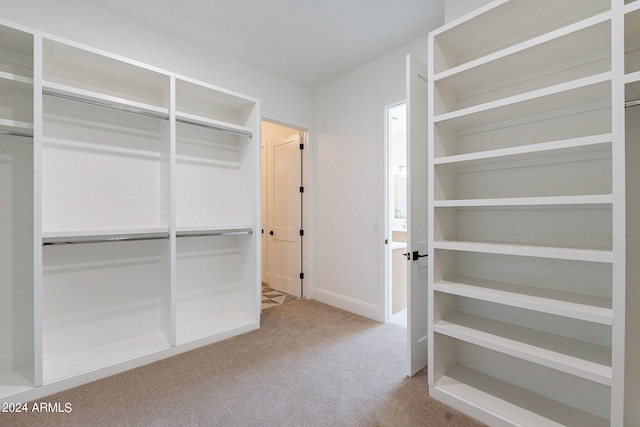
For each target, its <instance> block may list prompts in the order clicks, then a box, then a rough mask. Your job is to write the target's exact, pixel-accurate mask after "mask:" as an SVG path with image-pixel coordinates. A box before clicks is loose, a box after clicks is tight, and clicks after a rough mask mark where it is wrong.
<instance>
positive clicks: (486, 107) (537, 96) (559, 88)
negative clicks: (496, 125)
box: [433, 71, 612, 124]
mask: <svg viewBox="0 0 640 427" xmlns="http://www.w3.org/2000/svg"><path fill="white" fill-rule="evenodd" d="M611 76H612V73H611V71H607V72H604V73H600V74H596V75H593V76H589V77H584V78H580V79H577V80H573V81H570V82H566V83H561V84H556V85H553V86H548V87H545V88H542V89H537V90H533V91H531V92H525V93H522V94H518V95H513V96H508V97H506V98H501V99H498V100H495V101H490V102H486V103H483V104H479V105H474V106H472V107H467V108H463V109H460V110H455V111H452V112H449V113H444V114H439V115H437V116H434V117H433V122H434V124H438V123H443V122H447V121H450V120H456V119H462V118H465V117H469V116H473V115H475V114H480V113H486V112H490V111H492V110H498V109H500V108H504V107H509V106H512V105H515V104H521V103H527V102H533V101H536V100H542V99H544V98H547V97H551V96H554V95H559V94H562V93H564V92H569V91H572V90H577V89H583V88H587V87H589V86H594V85H597V84H599V83H604V82H606V81H609V80H611Z"/></svg>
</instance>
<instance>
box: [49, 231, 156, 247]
mask: <svg viewBox="0 0 640 427" xmlns="http://www.w3.org/2000/svg"><path fill="white" fill-rule="evenodd" d="M168 238H169V234H168V233H163V234H162V235H151V236H135V235H131V236H125V235H123V236H104V237H100V236H87V237H69V238H62V237H50V238H44V239H42V246H54V245H79V244H85V243H114V242H135V241H141V240H165V239H168Z"/></svg>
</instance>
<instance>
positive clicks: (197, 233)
mask: <svg viewBox="0 0 640 427" xmlns="http://www.w3.org/2000/svg"><path fill="white" fill-rule="evenodd" d="M252 233H253V230H252V228H251V226H250V225H243V226H238V227H233V226H221V227H178V228H177V230H176V236H177V237H201V236H234V235H245V234H252Z"/></svg>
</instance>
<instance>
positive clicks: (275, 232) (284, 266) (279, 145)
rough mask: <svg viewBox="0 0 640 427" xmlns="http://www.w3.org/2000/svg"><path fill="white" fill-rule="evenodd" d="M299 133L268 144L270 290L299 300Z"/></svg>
mask: <svg viewBox="0 0 640 427" xmlns="http://www.w3.org/2000/svg"><path fill="white" fill-rule="evenodd" d="M300 141H301V140H300V133H299V132H296V133H294V134H292V135H291V136H289V137H287V138H280V139H278V140H276V141H269V142H268V144H267V146H268V147H269V148H268V149H269V156H268V158H269V166H268V171H269V172H268V174H269V176H268V184H267V186H268V187H269V189H270V194H269V196H270V197H269V198H268V201H267V204H268V209H269V232H268V234H267V236H266V238H267V240H268V242H269V267H270V268H269V270H270V271H269V273H270V274H269V286H270V287H271V288H272V289H276V290H278V291H281V292H285V293H287V294H290V295H294V296H297V297H301V296H302V278H301V276H300V275H301V272H302V265H301V261H302V236H301V230H302V224H301V222H302V193H301V191H300V190H301V185H302V155H301V150H300Z"/></svg>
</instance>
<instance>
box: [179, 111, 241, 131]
mask: <svg viewBox="0 0 640 427" xmlns="http://www.w3.org/2000/svg"><path fill="white" fill-rule="evenodd" d="M176 121H177V122H179V123H185V124H190V125H195V126H202V127H205V128H208V129H212V130H215V131H219V132H229V133H233V134H236V135H242V136H246V137H247V138H252V136H253V134H252V132H251V129H250V128H248V127H245V126H238V125H235V124H233V123H228V122H223V121H220V120H214V119H209V118H207V117H202V116H197V115H195V114H187V113H182V112H178V111H176Z"/></svg>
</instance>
